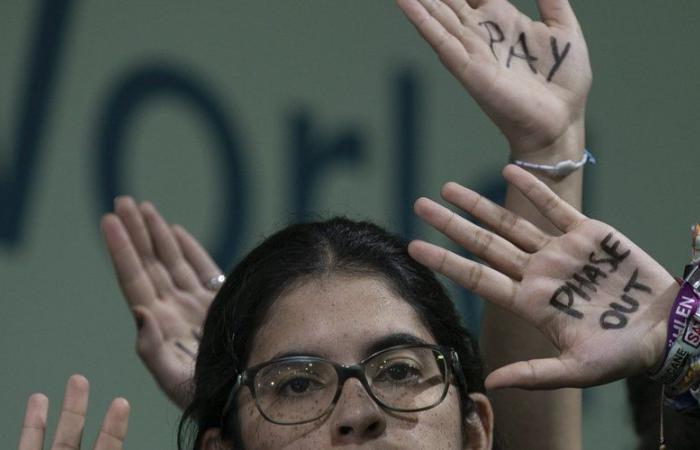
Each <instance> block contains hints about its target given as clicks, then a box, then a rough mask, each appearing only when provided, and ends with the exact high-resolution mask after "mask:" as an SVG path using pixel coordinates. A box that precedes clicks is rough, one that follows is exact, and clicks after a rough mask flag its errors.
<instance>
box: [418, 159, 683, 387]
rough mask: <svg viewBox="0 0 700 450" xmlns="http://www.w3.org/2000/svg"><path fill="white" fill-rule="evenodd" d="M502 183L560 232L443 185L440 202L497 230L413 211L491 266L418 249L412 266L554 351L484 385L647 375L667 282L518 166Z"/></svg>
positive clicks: (424, 208)
mask: <svg viewBox="0 0 700 450" xmlns="http://www.w3.org/2000/svg"><path fill="white" fill-rule="evenodd" d="M504 176H505V178H506V179H507V181H508V182H509V183H511V184H512V185H514V186H515V187H516V188H517V189H519V190H520V191H521V192H522V193H523V194H524V195H525V196H526V197H527V198H528V199H529V200H530V201H531V202H532V203H533V204H534V205H535V206H536V207H537V208H538V209H539V211H540V212H541V213H542V214H543V215H544V216H545V217H547V218H548V219H549V220H550V221H551V222H552V224H553V225H555V226H556V227H557V228H558V229H559V230H561V232H562V233H563V234H562V235H560V236H552V235H549V234H547V233H545V232H543V231H541V230H540V229H539V228H537V227H536V226H534V225H533V224H531V223H529V222H527V221H526V220H524V219H522V218H519V217H517V216H516V215H514V214H513V213H511V212H509V211H506V210H505V209H503V208H501V207H499V206H497V205H495V204H493V203H491V202H490V201H489V200H487V199H485V198H484V197H482V196H480V195H479V194H477V193H476V192H474V191H471V190H469V189H467V188H464V187H462V186H459V185H458V184H456V183H448V184H446V185H445V187H444V188H443V191H442V195H443V197H444V198H445V199H446V200H447V201H449V202H450V203H452V204H453V205H455V206H457V207H459V208H461V209H462V210H464V211H466V212H468V213H469V214H471V215H472V216H474V217H475V218H476V219H478V220H479V221H481V222H482V223H483V224H484V225H485V226H487V227H489V228H490V229H492V230H493V231H494V232H491V231H486V230H484V229H482V228H480V227H478V226H476V225H474V224H473V223H471V222H470V221H468V220H466V219H464V218H462V217H460V216H459V215H457V214H455V213H454V212H452V211H450V210H449V209H447V208H445V207H443V206H440V205H439V204H437V203H435V202H433V201H431V200H428V199H425V198H423V199H419V200H418V201H417V202H416V212H417V214H418V215H419V216H420V217H421V218H422V219H424V220H425V221H426V222H427V223H429V224H430V225H432V226H433V227H435V228H437V229H438V230H439V231H441V232H442V233H444V234H445V235H447V236H448V237H449V238H450V239H452V240H454V241H455V242H457V243H458V244H460V245H462V246H463V247H464V248H466V249H467V250H468V251H470V252H471V253H473V254H474V255H476V256H477V257H479V258H482V259H483V260H484V261H485V262H487V263H488V264H489V266H486V265H483V264H479V263H477V262H473V261H470V260H468V259H465V258H462V257H460V256H458V255H456V254H454V253H452V252H450V251H448V250H445V249H443V248H441V247H438V246H435V245H432V244H428V243H425V242H421V241H415V242H413V243H411V245H410V246H409V251H410V253H411V255H412V256H413V257H414V258H415V259H417V260H418V261H419V262H421V263H423V264H425V265H427V266H428V267H430V268H432V269H434V270H436V271H438V272H440V273H442V274H444V275H446V276H447V277H449V278H451V279H452V280H454V281H455V282H457V283H459V284H461V285H462V286H464V287H466V288H467V289H470V290H472V291H474V292H475V293H476V294H478V295H479V296H481V297H483V298H484V299H486V300H488V301H491V302H493V303H495V304H498V305H499V306H501V307H503V308H505V309H507V310H510V311H512V312H513V313H515V314H517V315H519V316H520V317H522V318H524V319H525V320H526V321H528V322H529V323H531V324H532V325H534V326H535V327H537V328H538V329H539V330H540V331H541V332H542V333H543V334H544V335H545V336H546V337H548V338H549V340H550V341H551V342H552V343H553V344H554V345H555V346H556V347H557V348H558V349H559V350H560V352H561V353H560V355H559V356H558V357H556V358H546V359H539V360H530V361H522V362H518V363H515V364H511V365H508V366H505V367H502V368H500V369H498V370H496V371H494V372H493V373H491V374H490V375H489V376H488V378H487V380H486V383H487V387H489V388H498V387H523V388H532V389H542V388H559V387H583V386H591V385H596V384H601V383H605V382H609V381H613V380H616V379H620V378H623V377H626V376H629V375H633V374H638V373H641V372H643V371H644V370H649V369H651V368H652V367H654V366H655V365H656V364H658V362H659V361H660V359H661V358H662V356H663V346H664V338H665V334H666V328H665V327H666V320H667V316H668V311H669V310H670V308H671V304H672V302H673V299H674V297H675V294H676V292H677V291H678V285H677V284H676V282H675V280H674V279H673V277H672V276H671V275H670V274H669V273H668V272H667V271H666V270H665V269H664V268H663V267H661V266H660V265H659V264H658V263H657V262H656V261H654V259H652V258H651V257H650V256H649V255H647V254H646V253H645V252H644V251H643V250H641V249H640V248H639V247H637V246H636V245H635V244H634V243H633V242H632V241H630V240H629V239H627V238H626V237H625V236H624V235H622V234H621V233H620V232H618V231H617V230H615V229H614V228H612V227H611V226H609V225H607V224H605V223H603V222H599V221H596V220H592V219H589V218H587V217H586V216H584V215H583V214H581V213H580V212H578V211H577V210H576V209H575V208H573V207H571V206H570V205H568V204H567V203H566V202H564V201H562V200H561V199H560V198H559V197H557V196H556V195H555V194H554V193H553V192H552V191H551V190H550V189H549V188H548V187H546V186H545V185H544V183H542V182H541V181H539V180H537V179H536V178H535V177H534V176H533V175H531V174H530V173H528V172H526V171H524V170H523V169H520V168H518V167H516V166H513V165H510V166H507V167H506V169H505V170H504Z"/></svg>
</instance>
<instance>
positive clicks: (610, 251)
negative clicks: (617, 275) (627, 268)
mask: <svg viewBox="0 0 700 450" xmlns="http://www.w3.org/2000/svg"><path fill="white" fill-rule="evenodd" d="M612 235H613V234H612V233H610V234H608V235H607V236H605V239H603V241H602V242H601V243H600V248H601V250H603V252H604V253H605V254H606V255H608V258H597V257H596V255H595V253H594V252H591V254H590V255H589V256H588V261H590V262H591V263H593V264H595V265H598V264H604V263H605V264H610V270H609V272H610V273H612V272H615V271H616V270H617V266H619V265H620V263H621V262H622V261H624V260H625V258H627V257H628V256H629V255H630V250H627V251H625V252H622V253H620V252H618V251H617V248H618V247H619V246H620V241H619V240H617V241H615V242H613V243H612V245H610V244H609V242H610V239H612Z"/></svg>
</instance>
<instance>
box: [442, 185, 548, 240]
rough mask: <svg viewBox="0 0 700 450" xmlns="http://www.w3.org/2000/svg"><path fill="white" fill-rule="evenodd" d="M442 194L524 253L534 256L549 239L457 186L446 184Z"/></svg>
mask: <svg viewBox="0 0 700 450" xmlns="http://www.w3.org/2000/svg"><path fill="white" fill-rule="evenodd" d="M441 195H442V198H444V199H445V200H447V201H448V202H450V203H452V204H453V205H454V206H456V207H458V208H460V209H461V210H463V211H465V212H467V213H469V214H471V215H472V216H473V217H474V218H476V219H478V220H479V221H480V222H481V223H483V224H484V225H486V226H487V227H488V228H489V229H491V230H493V231H495V232H496V233H498V234H499V235H501V236H503V237H504V238H506V239H508V240H509V241H510V242H513V243H514V244H516V245H517V246H518V247H520V248H522V249H523V250H525V251H527V252H530V253H534V252H536V251H538V250H540V249H541V248H542V247H544V246H545V245H546V244H547V242H549V240H550V239H551V237H550V236H549V235H547V234H546V233H544V232H543V231H542V230H540V229H539V228H538V227H536V226H535V225H533V224H532V223H531V222H529V221H528V220H525V219H523V218H522V217H520V216H518V215H517V214H515V213H513V212H511V211H508V210H507V209H505V208H502V207H500V206H498V205H497V204H495V203H493V202H492V201H491V200H489V199H487V198H486V197H484V196H482V195H480V194H478V193H476V192H474V191H472V190H471V189H468V188H465V187H463V186H460V185H459V184H457V183H454V182H451V183H447V184H445V185H444V186H443V188H442V191H441Z"/></svg>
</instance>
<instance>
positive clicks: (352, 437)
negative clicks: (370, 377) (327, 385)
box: [331, 378, 386, 444]
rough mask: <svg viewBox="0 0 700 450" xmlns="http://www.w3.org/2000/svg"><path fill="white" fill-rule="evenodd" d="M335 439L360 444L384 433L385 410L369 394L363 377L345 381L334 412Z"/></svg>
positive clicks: (334, 440)
mask: <svg viewBox="0 0 700 450" xmlns="http://www.w3.org/2000/svg"><path fill="white" fill-rule="evenodd" d="M331 428H332V433H333V436H332V438H333V442H334V443H338V444H351V443H352V444H361V443H363V442H366V441H369V440H372V439H376V438H377V437H379V436H381V435H382V433H384V430H385V429H386V418H385V415H384V411H383V410H382V409H381V408H380V406H379V405H377V403H375V401H374V400H372V398H371V397H370V396H369V394H368V393H367V391H366V390H365V388H364V386H362V383H360V380H357V379H354V378H351V379H349V380H347V381H346V382H345V385H344V386H343V390H342V392H341V394H340V398H339V399H338V403H337V404H336V405H335V408H334V409H333V414H332V416H331Z"/></svg>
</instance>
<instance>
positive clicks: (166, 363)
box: [102, 197, 221, 407]
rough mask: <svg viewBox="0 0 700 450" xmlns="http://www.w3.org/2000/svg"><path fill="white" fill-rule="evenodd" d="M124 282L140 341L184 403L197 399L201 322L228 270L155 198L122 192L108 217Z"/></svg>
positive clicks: (105, 229)
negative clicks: (168, 218)
mask: <svg viewBox="0 0 700 450" xmlns="http://www.w3.org/2000/svg"><path fill="white" fill-rule="evenodd" d="M102 233H103V235H104V238H105V242H106V244H107V248H108V250H109V254H110V256H111V258H112V264H113V266H114V271H115V273H116V275H117V280H118V282H119V286H120V288H121V290H122V293H123V294H124V298H125V300H126V301H127V304H128V306H129V308H130V309H131V311H132V313H133V315H134V318H135V319H136V323H137V327H138V336H137V338H136V349H137V352H138V354H139V356H140V357H141V359H142V360H143V362H144V364H145V365H146V367H147V368H148V370H149V371H150V372H151V374H152V375H153V377H154V378H155V379H156V381H157V382H158V384H159V385H160V387H161V388H162V389H163V390H164V391H165V393H166V394H167V395H168V397H170V399H171V400H173V401H174V402H175V403H176V404H177V405H178V406H180V407H185V406H187V405H188V404H189V399H190V388H191V380H192V374H193V369H194V360H195V355H196V353H197V350H198V347H199V336H200V330H201V327H202V325H203V323H204V318H205V316H206V313H207V310H208V309H209V305H211V302H212V300H213V298H214V295H215V292H214V291H212V290H211V289H208V288H207V281H208V280H210V279H212V277H215V276H217V275H219V274H220V273H221V270H220V269H219V267H218V266H217V265H216V264H215V263H214V262H213V261H212V259H211V258H210V257H209V255H208V254H207V252H206V251H205V250H204V249H203V248H202V246H201V245H200V244H199V243H198V242H197V241H196V240H195V239H194V238H193V237H192V236H191V235H190V234H189V233H188V232H187V231H185V230H184V229H183V228H182V227H180V226H177V225H175V226H171V225H169V224H167V223H166V222H165V221H164V220H163V218H162V217H161V216H160V214H159V213H158V211H157V210H156V209H155V208H154V207H153V205H152V204H150V203H147V202H145V203H142V204H141V205H137V204H136V203H135V202H134V200H133V199H131V198H129V197H122V198H119V199H117V200H116V201H115V207H114V214H106V215H105V216H104V217H103V218H102Z"/></svg>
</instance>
